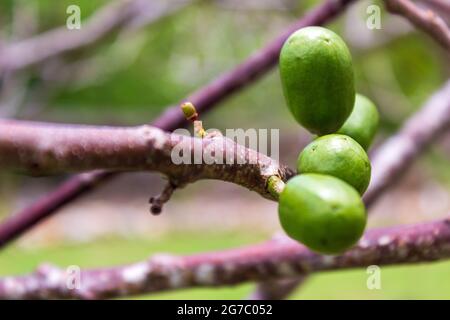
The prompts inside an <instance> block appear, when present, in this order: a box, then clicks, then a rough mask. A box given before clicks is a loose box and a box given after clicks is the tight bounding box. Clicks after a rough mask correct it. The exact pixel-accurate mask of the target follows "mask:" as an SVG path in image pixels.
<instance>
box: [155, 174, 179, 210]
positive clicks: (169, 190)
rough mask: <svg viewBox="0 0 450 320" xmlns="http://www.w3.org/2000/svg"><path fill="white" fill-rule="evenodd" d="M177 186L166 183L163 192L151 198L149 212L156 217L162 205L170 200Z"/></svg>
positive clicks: (170, 182)
mask: <svg viewBox="0 0 450 320" xmlns="http://www.w3.org/2000/svg"><path fill="white" fill-rule="evenodd" d="M177 187H178V186H177V185H176V184H175V183H173V182H172V181H169V182H167V183H166V186H165V187H164V189H163V191H162V192H161V193H160V194H159V195H157V196H156V197H151V198H150V200H149V203H150V204H151V206H150V212H151V213H152V214H154V215H158V214H160V213H161V211H162V208H163V205H164V204H165V203H166V202H168V201H169V200H170V198H171V197H172V194H173V192H174V191H175V189H176V188H177Z"/></svg>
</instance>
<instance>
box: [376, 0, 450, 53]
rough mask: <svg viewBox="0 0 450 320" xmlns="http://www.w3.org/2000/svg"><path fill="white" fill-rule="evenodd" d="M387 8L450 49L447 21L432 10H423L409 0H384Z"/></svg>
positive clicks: (449, 32)
mask: <svg viewBox="0 0 450 320" xmlns="http://www.w3.org/2000/svg"><path fill="white" fill-rule="evenodd" d="M384 1H385V3H386V8H387V9H388V10H389V11H390V12H391V13H393V14H398V15H401V16H403V17H405V18H406V19H408V20H409V21H410V22H411V23H412V24H413V25H415V26H416V27H417V28H419V29H422V30H423V31H425V32H426V33H428V34H429V35H430V36H431V37H433V38H434V39H435V40H436V41H437V42H438V43H439V44H440V45H442V46H443V47H444V48H445V49H446V50H447V51H450V29H449V28H448V26H447V24H446V23H445V21H444V20H443V19H442V18H441V17H440V16H438V15H437V14H436V13H435V12H433V11H431V10H423V9H421V8H420V7H418V6H417V5H416V4H414V3H412V2H411V1H409V0H384Z"/></svg>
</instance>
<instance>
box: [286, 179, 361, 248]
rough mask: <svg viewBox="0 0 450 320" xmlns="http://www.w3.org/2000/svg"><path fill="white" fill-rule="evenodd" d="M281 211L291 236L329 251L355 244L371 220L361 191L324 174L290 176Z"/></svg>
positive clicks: (310, 245) (309, 245)
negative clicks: (361, 196)
mask: <svg viewBox="0 0 450 320" xmlns="http://www.w3.org/2000/svg"><path fill="white" fill-rule="evenodd" d="M278 214H279V218H280V222H281V226H282V227H283V229H284V230H285V231H286V233H287V234H288V235H289V236H290V237H291V238H293V239H295V240H297V241H300V242H301V243H303V244H304V245H306V246H307V247H309V248H310V249H312V250H314V251H317V252H320V253H325V254H336V253H340V252H343V251H345V250H346V249H348V248H350V247H351V246H352V245H354V244H355V243H356V242H357V241H358V239H359V238H360V237H361V235H362V234H363V232H364V228H365V226H366V220H367V217H366V210H365V208H364V204H363V202H362V200H361V198H360V197H359V194H358V192H356V190H355V189H353V188H352V187H351V186H350V185H348V184H347V183H345V182H344V181H342V180H340V179H338V178H335V177H332V176H327V175H322V174H303V175H299V176H296V177H294V178H292V179H291V180H289V181H288V182H287V183H286V186H285V188H284V190H283V191H282V192H281V195H280V198H279V204H278Z"/></svg>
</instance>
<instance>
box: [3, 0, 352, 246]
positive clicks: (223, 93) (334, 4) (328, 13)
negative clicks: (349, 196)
mask: <svg viewBox="0 0 450 320" xmlns="http://www.w3.org/2000/svg"><path fill="white" fill-rule="evenodd" d="M353 1H356V0H327V1H326V2H324V3H323V4H321V5H319V6H317V7H316V8H315V9H313V10H312V11H310V12H308V13H307V14H306V15H305V16H304V17H303V18H302V19H299V20H298V21H297V22H295V23H293V24H292V25H291V26H289V27H288V28H287V29H286V30H285V31H283V32H282V33H281V34H280V35H279V36H278V37H277V38H276V39H275V40H273V41H272V42H270V43H269V44H268V45H266V46H265V47H263V48H262V49H260V50H259V51H257V52H255V53H254V54H253V55H252V56H250V57H249V58H248V59H247V60H246V61H244V62H243V63H242V64H240V65H238V66H237V67H236V68H234V69H233V70H231V71H229V72H227V73H225V74H223V75H221V76H220V77H218V78H217V79H216V80H214V81H212V82H211V83H210V84H208V85H206V86H205V87H203V88H201V89H199V90H197V91H196V92H195V93H193V94H192V95H191V97H190V98H189V99H188V100H189V101H191V102H192V103H194V104H195V106H196V107H197V110H199V112H201V113H202V114H203V113H204V112H206V111H208V110H210V109H212V108H213V107H214V106H217V105H218V104H219V103H220V102H222V101H223V100H225V99H226V98H227V97H229V96H230V95H232V94H234V93H236V92H238V91H239V90H241V89H243V88H245V87H246V86H248V85H250V84H251V83H253V82H255V81H256V80H257V79H259V78H260V77H261V76H262V75H264V74H265V73H267V72H268V71H269V70H270V69H271V68H272V67H273V66H274V65H275V64H276V62H277V59H278V55H279V50H280V48H281V46H282V44H283V42H284V41H285V40H286V38H287V37H288V36H289V35H290V33H292V31H294V30H296V29H298V28H300V27H305V26H308V25H322V24H324V23H326V22H328V21H330V20H332V19H333V18H335V17H336V16H338V15H339V14H340V13H341V12H343V11H344V9H345V8H346V6H347V5H349V4H350V3H352V2H353ZM184 124H185V120H184V117H183V116H182V115H181V114H180V112H179V110H178V108H176V107H172V108H170V109H168V110H167V111H166V112H165V113H164V114H162V115H161V116H160V117H159V118H158V119H156V120H155V121H154V122H153V125H154V126H156V127H159V128H161V129H163V130H167V131H170V130H174V129H176V128H178V127H181V126H183V125H184ZM113 176H115V173H113V172H109V171H96V172H92V173H86V174H83V175H82V176H75V177H73V178H70V179H69V180H67V181H66V182H64V183H63V184H62V185H60V186H59V187H58V188H57V189H55V190H54V191H52V192H50V193H48V194H46V195H44V196H43V197H42V198H41V199H39V200H38V201H37V202H35V203H34V204H32V205H31V206H29V207H27V208H25V209H23V210H22V211H20V212H18V213H16V214H15V215H13V216H12V217H11V218H9V219H7V220H6V221H5V222H3V223H2V224H1V225H0V247H2V246H4V245H6V244H7V243H9V242H10V241H12V240H13V239H15V238H16V237H18V236H19V235H21V234H22V233H23V232H25V231H26V230H28V229H30V228H32V227H33V226H34V225H36V224H37V223H39V222H40V221H42V220H44V219H45V218H47V217H49V216H50V215H52V214H53V213H55V212H56V211H57V210H58V209H60V208H62V207H63V206H64V205H66V204H68V203H69V202H71V201H73V200H75V199H77V198H78V197H80V196H81V195H83V194H85V193H87V192H89V191H90V190H92V188H95V187H97V186H98V185H99V184H100V183H102V182H105V181H107V180H108V179H110V178H112V177H113Z"/></svg>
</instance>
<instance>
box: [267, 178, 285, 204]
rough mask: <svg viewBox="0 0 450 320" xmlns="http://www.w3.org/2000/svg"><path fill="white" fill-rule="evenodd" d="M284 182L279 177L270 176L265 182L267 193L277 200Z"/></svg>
mask: <svg viewBox="0 0 450 320" xmlns="http://www.w3.org/2000/svg"><path fill="white" fill-rule="evenodd" d="M284 186H285V184H284V181H283V180H282V179H281V178H280V177H279V176H270V177H269V179H268V180H267V191H269V193H270V194H271V195H272V196H273V197H274V198H275V199H277V200H278V198H279V197H280V194H281V192H282V191H283V189H284Z"/></svg>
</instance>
